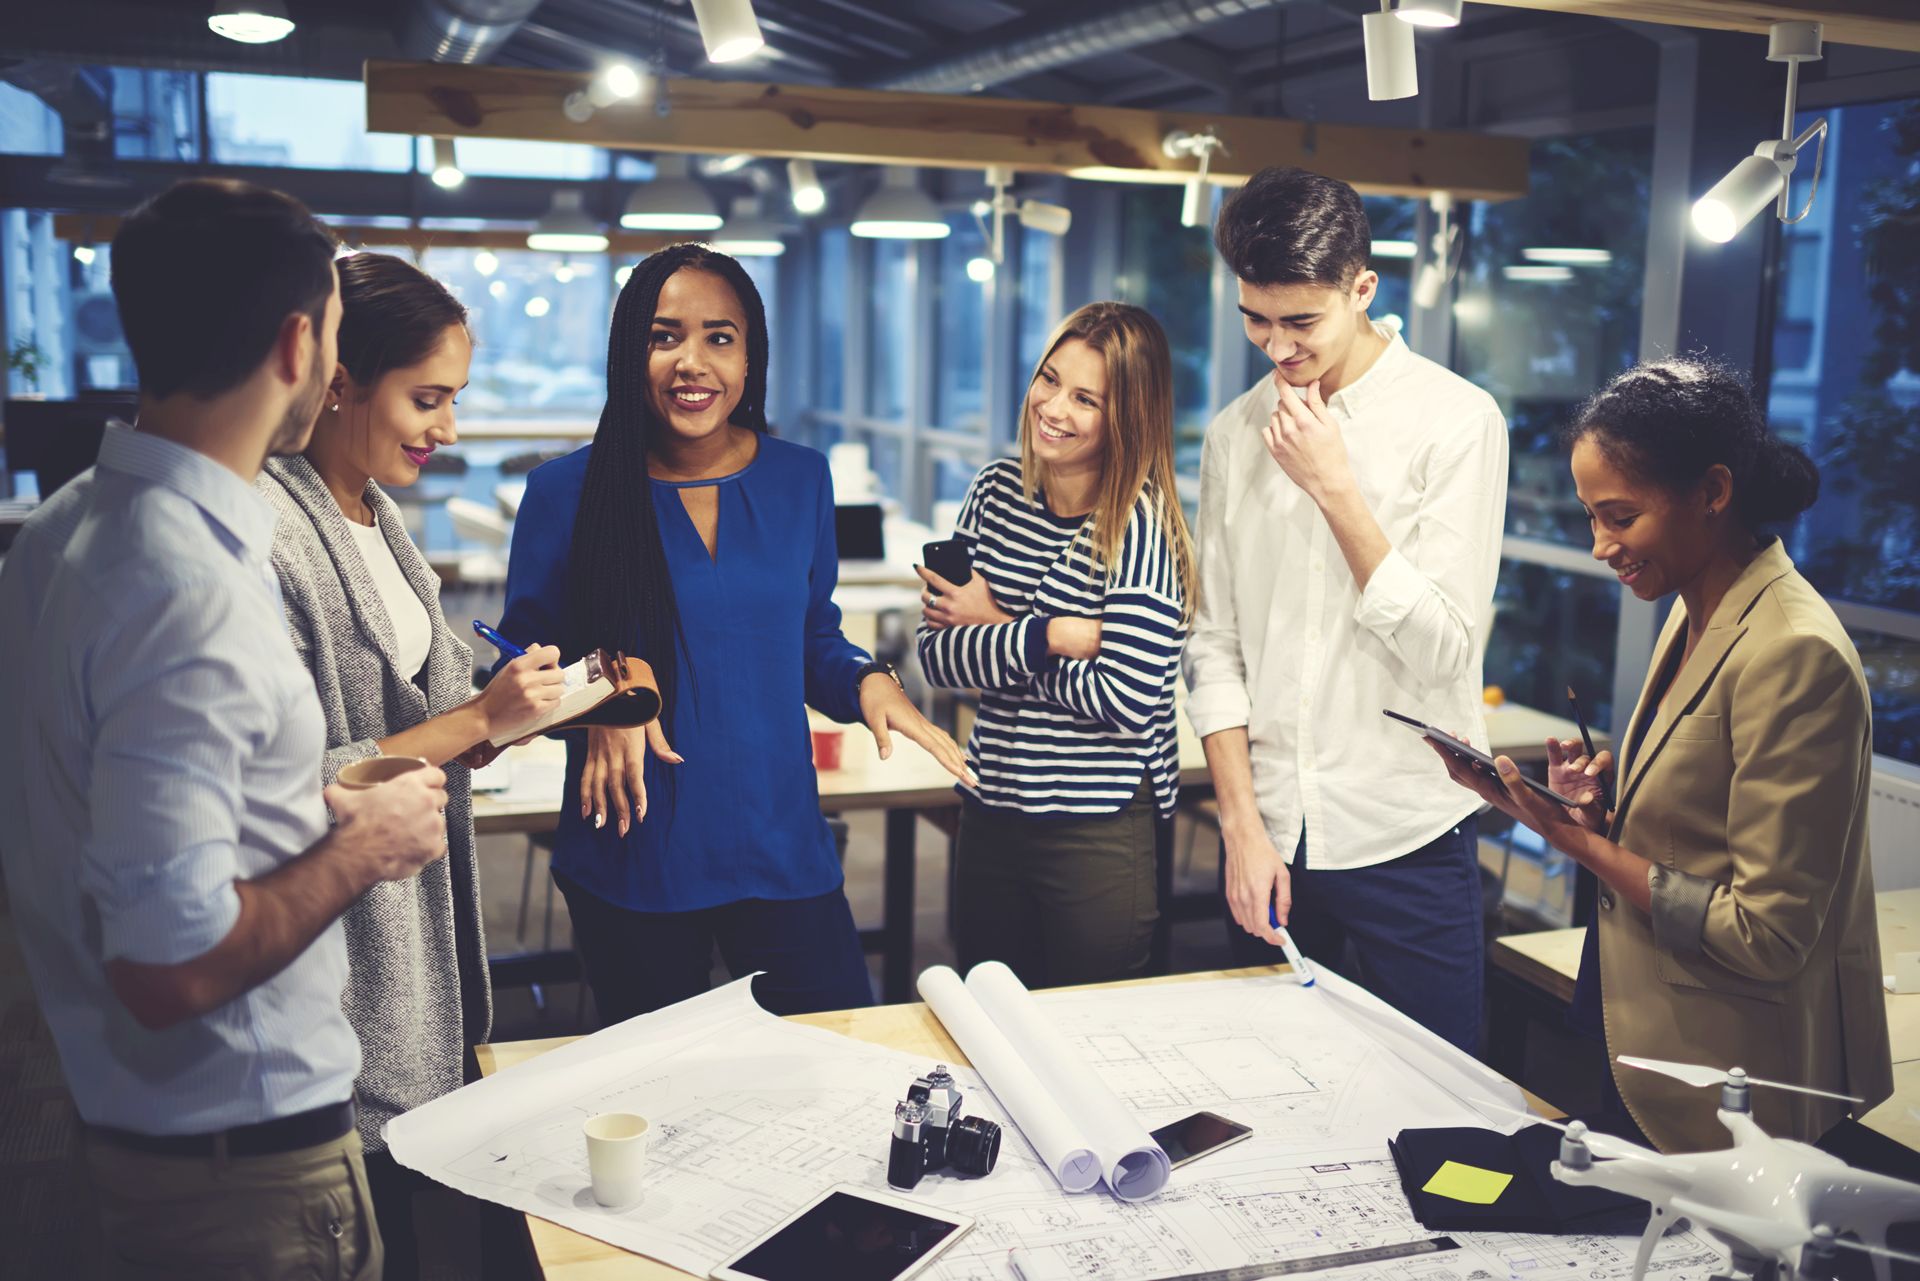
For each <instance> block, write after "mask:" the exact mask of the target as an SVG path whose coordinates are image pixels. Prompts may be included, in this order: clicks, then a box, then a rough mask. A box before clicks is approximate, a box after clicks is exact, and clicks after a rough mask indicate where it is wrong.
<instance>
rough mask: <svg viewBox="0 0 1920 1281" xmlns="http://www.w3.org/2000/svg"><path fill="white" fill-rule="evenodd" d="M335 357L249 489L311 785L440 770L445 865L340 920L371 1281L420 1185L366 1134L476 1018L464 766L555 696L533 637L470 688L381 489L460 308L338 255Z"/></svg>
mask: <svg viewBox="0 0 1920 1281" xmlns="http://www.w3.org/2000/svg"><path fill="white" fill-rule="evenodd" d="M339 270H340V298H341V303H342V308H341V320H340V357H339V359H340V364H339V367H338V369H337V370H336V371H335V375H334V379H333V382H332V385H331V386H330V388H329V389H328V393H327V397H326V400H325V401H324V405H325V407H324V408H323V409H322V410H321V413H320V421H319V423H318V425H317V426H316V427H315V429H314V433H313V438H312V440H311V442H310V443H309V444H308V446H307V450H306V452H305V453H304V454H301V455H296V456H294V457H291V458H276V459H272V460H270V461H269V462H268V464H267V468H266V470H265V471H264V472H263V473H262V475H261V477H260V480H259V482H258V483H259V486H260V488H261V490H262V491H264V492H265V493H266V495H267V496H268V497H269V498H270V499H272V501H273V502H274V503H275V505H276V506H277V507H278V508H279V510H280V522H279V525H278V526H277V527H276V529H275V532H274V546H273V563H274V569H275V570H276V572H277V573H278V574H279V578H280V588H281V594H282V596H283V598H284V601H285V605H286V614H287V625H288V628H289V629H290V630H291V631H292V633H293V642H294V648H295V649H296V650H298V651H299V653H300V656H301V658H302V659H303V660H304V661H305V662H306V664H307V668H308V670H309V671H311V672H312V673H313V679H314V684H315V686H316V687H317V688H318V690H319V694H320V704H321V707H322V708H323V709H324V710H325V713H326V721H327V754H326V763H325V768H324V781H325V782H327V783H332V782H333V780H334V776H335V775H336V774H337V773H338V772H339V771H340V769H341V767H342V766H345V765H346V764H348V763H349V762H351V761H356V760H361V759H363V758H365V757H369V756H376V755H388V756H419V757H424V758H425V759H427V760H429V761H432V762H433V763H434V764H436V765H444V768H445V769H446V773H447V857H446V858H445V859H442V860H439V861H436V862H434V863H431V864H429V865H428V866H427V868H426V869H425V870H424V871H423V872H422V873H421V874H420V875H419V876H417V877H414V878H412V879H411V880H407V881H396V882H393V883H390V884H385V885H378V886H375V887H374V888H373V889H371V890H369V891H367V893H366V895H365V896H364V897H362V898H361V899H360V900H359V901H358V902H357V903H355V904H354V905H353V907H351V908H350V909H348V911H347V913H346V915H345V917H344V918H343V920H344V922H345V926H346V935H347V954H348V959H349V963H350V967H351V973H350V977H349V979H348V983H347V990H346V993H345V994H344V1003H345V1006H346V1012H347V1016H348V1018H349V1019H350V1020H351V1021H352V1023H353V1027H354V1030H355V1031H356V1032H357V1033H358V1034H359V1036H360V1047H361V1055H362V1064H361V1070H360V1077H359V1080H358V1082H357V1083H356V1086H355V1095H356V1097H357V1099H358V1102H359V1118H360V1119H359V1125H360V1136H361V1139H362V1141H363V1142H364V1144H365V1146H366V1152H367V1176H368V1184H369V1187H370V1190H371V1191H372V1194H373V1200H374V1212H375V1217H376V1219H377V1220H378V1222H379V1224H380V1230H381V1235H382V1236H383V1237H384V1238H385V1241H386V1249H387V1273H386V1275H387V1276H388V1278H389V1279H390V1281H394V1279H397V1278H402V1277H408V1276H412V1275H415V1274H416V1271H417V1267H418V1261H417V1258H418V1248H417V1243H416V1240H415V1233H414V1230H413V1222H412V1214H411V1205H412V1200H413V1194H414V1192H415V1191H416V1190H417V1189H418V1188H419V1187H420V1186H422V1185H423V1184H424V1180H422V1179H420V1177H419V1176H418V1175H415V1174H413V1173H412V1172H411V1171H408V1170H406V1169H404V1168H402V1167H401V1166H399V1165H398V1164H396V1163H395V1162H394V1160H393V1158H392V1156H391V1155H389V1154H388V1152H387V1150H386V1141H385V1139H384V1137H383V1136H382V1133H381V1130H382V1127H383V1126H384V1125H385V1124H386V1122H387V1120H388V1119H389V1118H391V1117H393V1116H396V1115H398V1114H399V1113H401V1112H404V1111H406V1110H408V1109H409V1108H413V1107H418V1106H419V1105H420V1104H422V1103H425V1102H428V1101H429V1100H431V1099H434V1098H436V1097H438V1096H439V1095H442V1094H445V1093H447V1092H448V1091H450V1090H454V1089H457V1088H458V1087H459V1086H460V1085H461V1084H462V1082H463V1079H464V1073H465V1059H466V1047H467V1046H469V1045H472V1044H475V1043H477V1042H479V1041H482V1040H485V1039H486V1036H487V1031H488V1027H489V1024H490V1023H491V1020H492V997H491V992H490V990H489V986H488V979H487V961H486V944H485V939H484V937H483V935H482V931H481V912H480V887H479V884H478V880H477V868H476V866H475V859H474V842H473V805H472V801H473V793H472V784H471V780H470V777H469V770H468V767H469V766H477V765H480V764H483V763H484V762H485V761H486V760H487V759H490V758H491V757H492V755H493V749H492V748H490V747H489V746H488V743H487V740H488V739H489V738H490V737H491V736H492V735H493V734H494V733H496V732H498V728H499V727H503V726H512V725H518V724H524V723H526V722H527V721H528V720H530V719H532V718H533V717H535V716H537V715H539V714H540V713H541V712H542V711H543V710H545V709H546V708H548V707H550V706H551V705H552V704H553V703H554V702H555V701H556V700H557V699H558V698H559V696H560V690H561V677H560V673H559V671H558V669H557V667H556V666H555V664H556V663H557V661H558V659H559V656H560V652H559V650H557V649H554V648H552V647H550V646H534V647H533V648H531V649H529V650H528V652H527V655H526V657H524V658H520V659H516V660H515V661H514V662H512V663H510V664H508V665H507V666H506V667H505V668H503V669H502V670H501V671H500V673H499V674H498V675H497V676H496V677H495V678H494V679H493V681H492V682H491V683H490V684H489V685H488V686H487V688H486V690H485V692H484V693H482V694H479V695H478V696H476V695H475V694H474V692H473V653H472V651H471V650H470V649H469V648H468V647H467V646H466V644H465V643H463V642H462V641H461V640H460V639H459V637H457V636H455V635H454V634H453V632H452V631H451V630H450V629H449V628H448V627H447V621H446V618H445V616H444V615H443V614H442V613H441V610H440V581H439V579H437V578H436V577H435V576H434V574H433V571H432V570H430V569H428V567H427V563H426V561H425V559H423V558H422V557H421V555H420V551H419V549H418V548H416V547H415V546H414V545H413V542H412V540H411V539H409V538H408V536H407V532H406V529H405V527H404V525H403V524H402V522H401V519H400V514H399V511H398V509H397V508H396V507H395V506H394V504H393V501H392V500H391V499H389V498H388V497H387V496H386V494H385V492H384V491H383V490H382V486H383V485H384V486H387V487H393V486H406V485H411V484H412V483H413V482H414V481H415V480H417V479H418V478H419V475H420V467H421V464H423V463H424V462H425V461H426V459H427V457H428V456H429V455H431V454H432V453H433V451H434V450H435V449H436V448H438V447H440V446H442V445H449V444H452V443H453V441H454V439H455V433H454V423H453V398H454V394H455V393H456V392H457V391H458V390H459V389H460V388H462V387H463V386H465V385H466V381H467V368H468V364H469V361H470V359H471V356H472V352H473V343H472V339H471V338H470V337H469V335H468V333H467V327H466V309H465V308H464V307H462V306H461V305H460V304H459V303H458V302H457V301H455V299H454V298H453V296H452V295H451V294H449V293H448V292H447V290H446V289H445V287H443V286H442V285H441V284H440V283H439V282H438V281H436V280H434V279H433V278H432V277H430V276H427V275H426V274H424V273H423V272H421V271H419V270H418V269H417V268H415V267H413V266H412V265H411V264H409V263H407V262H405V261H403V260H401V259H399V258H394V257H391V256H389V255H386V254H368V253H361V254H355V255H353V256H351V257H348V258H343V259H341V260H340V263H339Z"/></svg>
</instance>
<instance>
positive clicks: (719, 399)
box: [647, 267, 747, 442]
mask: <svg viewBox="0 0 1920 1281" xmlns="http://www.w3.org/2000/svg"><path fill="white" fill-rule="evenodd" d="M650 335H651V336H650V337H649V338H648V341H647V394H648V396H649V398H650V399H651V401H652V404H653V412H654V414H655V415H656V416H658V418H659V419H660V421H661V422H662V423H664V424H665V425H666V427H667V429H668V430H669V431H671V432H673V433H674V435H676V436H678V437H680V438H681V439H682V440H683V441H688V442H691V441H696V440H701V439H704V438H706V437H709V436H712V435H713V434H714V433H716V432H722V431H725V430H726V427H727V420H728V419H729V418H731V417H732V416H733V411H734V410H735V409H736V408H738V406H739V404H740V397H741V396H742V395H743V394H745V392H746V389H747V315H746V310H745V308H743V307H742V306H741V305H740V299H739V297H738V296H736V295H735V294H734V292H733V286H732V285H729V284H728V283H727V282H726V281H725V280H723V279H721V278H720V277H719V276H716V275H714V274H713V273H712V272H710V271H701V270H699V269H698V268H694V267H683V268H681V269H680V270H679V271H676V272H674V273H673V275H671V276H669V277H667V280H666V283H665V284H663V285H661V286H660V301H659V303H658V304H657V309H656V311H655V313H654V317H653V326H652V329H651V331H650Z"/></svg>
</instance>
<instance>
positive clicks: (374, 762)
mask: <svg viewBox="0 0 1920 1281" xmlns="http://www.w3.org/2000/svg"><path fill="white" fill-rule="evenodd" d="M425 768H427V762H426V761H424V760H422V759H421V758H420V757H418V756H369V757H367V758H366V759H365V760H360V761H353V762H351V763H350V764H347V765H342V766H341V767H340V772H339V773H338V774H337V775H335V776H334V780H333V781H334V782H336V783H338V784H340V786H342V787H351V788H353V789H354V790H355V791H360V790H363V789H365V788H369V787H378V786H380V784H382V783H390V782H392V781H393V780H394V779H396V778H399V777H400V776H401V775H402V774H411V773H412V772H413V771H415V770H417V769H425Z"/></svg>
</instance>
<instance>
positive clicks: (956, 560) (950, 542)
mask: <svg viewBox="0 0 1920 1281" xmlns="http://www.w3.org/2000/svg"><path fill="white" fill-rule="evenodd" d="M920 563H921V564H922V565H925V566H926V567H927V568H928V569H930V570H932V571H933V572H934V573H936V574H938V575H940V577H942V578H944V579H946V580H947V581H948V582H950V583H952V584H953V585H954V586H955V587H965V586H966V585H967V581H968V580H969V579H971V578H972V577H973V558H972V557H971V556H969V555H968V554H967V544H966V543H965V541H963V540H962V539H959V538H949V539H945V540H944V541H942V542H938V543H928V544H927V545H926V546H924V547H922V548H921V549H920Z"/></svg>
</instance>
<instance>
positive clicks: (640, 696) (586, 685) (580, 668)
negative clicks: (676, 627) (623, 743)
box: [488, 649, 660, 747]
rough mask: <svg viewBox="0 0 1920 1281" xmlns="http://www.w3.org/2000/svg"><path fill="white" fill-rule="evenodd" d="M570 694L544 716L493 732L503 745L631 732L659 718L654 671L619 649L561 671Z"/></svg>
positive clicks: (590, 655)
mask: <svg viewBox="0 0 1920 1281" xmlns="http://www.w3.org/2000/svg"><path fill="white" fill-rule="evenodd" d="M561 675H562V677H563V678H564V679H565V681H566V692H565V693H564V694H562V695H561V696H560V701H559V702H558V703H556V704H554V705H553V706H552V707H551V708H549V709H548V710H547V712H546V714H545V715H543V716H540V717H537V718H535V719H534V720H531V721H527V722H526V723H525V724H521V725H516V726H514V727H513V728H511V729H506V730H502V731H500V732H499V733H498V734H495V735H494V736H493V737H492V738H490V739H489V740H488V742H490V743H492V745H493V746H495V747H505V746H506V745H507V744H508V743H516V742H518V741H520V740H521V739H523V738H526V737H528V736H529V735H533V734H547V733H551V732H552V731H554V730H559V729H578V728H584V727H586V726H590V725H607V726H615V727H618V728H624V729H633V728H636V727H638V726H641V725H646V724H649V723H651V722H652V721H653V719H654V718H655V717H657V716H659V715H660V684H659V682H658V681H657V680H656V679H655V678H654V675H653V668H652V667H651V666H649V665H648V664H647V663H646V662H644V661H642V660H641V659H638V658H633V657H630V656H628V655H626V654H623V653H621V652H620V651H619V650H607V649H596V650H593V651H591V652H589V653H588V654H587V655H586V657H584V658H581V659H579V660H578V661H576V662H573V663H570V664H568V665H567V666H566V667H565V668H563V669H562V670H561Z"/></svg>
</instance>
